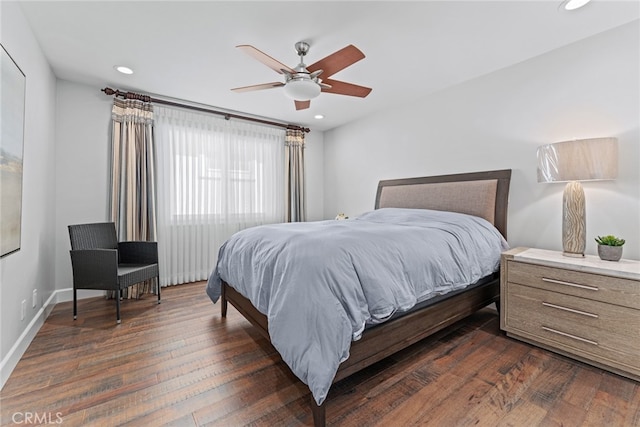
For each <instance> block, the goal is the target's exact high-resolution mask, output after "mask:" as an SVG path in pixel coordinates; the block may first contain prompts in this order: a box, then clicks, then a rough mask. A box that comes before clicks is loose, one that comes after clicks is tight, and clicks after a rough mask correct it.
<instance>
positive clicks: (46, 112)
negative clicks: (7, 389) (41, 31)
mask: <svg viewBox="0 0 640 427" xmlns="http://www.w3.org/2000/svg"><path fill="white" fill-rule="evenodd" d="M0 7H1V21H0V22H1V25H0V28H2V30H1V40H0V41H1V42H2V45H3V46H4V47H5V48H6V50H7V51H8V52H9V54H10V55H11V56H12V57H13V59H14V60H15V61H16V63H17V64H18V65H19V66H20V68H21V69H22V71H23V72H24V73H25V75H26V104H25V126H24V158H23V159H24V163H23V190H22V236H21V245H20V250H19V251H18V252H15V253H13V254H10V255H7V256H6V257H4V258H2V259H0V278H1V280H0V360H1V362H0V385H2V384H4V382H5V381H6V379H7V378H8V376H9V374H10V372H11V370H12V369H13V367H14V366H15V364H16V363H17V361H18V360H19V358H20V356H21V355H22V353H23V352H24V350H25V349H26V347H27V346H28V344H29V342H30V341H31V339H30V336H33V335H35V332H37V330H38V329H39V327H40V325H41V324H42V322H43V320H44V318H45V317H46V315H45V314H44V311H45V310H44V309H43V304H44V303H45V302H46V301H48V300H49V298H50V297H51V296H52V295H53V292H54V290H55V284H54V272H55V264H54V248H55V230H54V226H55V221H54V216H55V208H54V207H55V185H56V184H55V163H54V157H55V144H54V141H55V95H56V80H55V76H54V75H53V73H52V71H51V68H50V67H49V64H48V62H47V61H46V59H45V57H44V55H43V53H42V51H41V50H40V47H39V45H38V43H37V42H36V40H35V39H34V37H33V34H32V33H31V29H30V28H29V25H28V24H27V22H26V20H25V18H24V16H23V15H22V11H21V10H20V8H19V6H18V4H17V2H2V3H1V5H0ZM34 289H36V290H37V291H38V295H39V296H38V298H37V299H38V301H37V304H36V307H35V308H34V307H32V305H31V297H32V292H33V290H34ZM23 300H25V301H26V306H27V309H26V316H25V318H24V320H20V317H21V316H20V310H21V302H22V301H23Z"/></svg>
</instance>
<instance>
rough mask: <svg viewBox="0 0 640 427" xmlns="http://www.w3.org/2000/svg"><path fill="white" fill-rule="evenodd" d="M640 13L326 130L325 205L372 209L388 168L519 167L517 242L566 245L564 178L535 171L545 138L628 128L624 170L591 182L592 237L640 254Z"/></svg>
mask: <svg viewBox="0 0 640 427" xmlns="http://www.w3.org/2000/svg"><path fill="white" fill-rule="evenodd" d="M638 28H639V21H637V20H636V21H634V22H632V23H630V24H627V25H624V26H622V27H619V28H617V29H614V30H611V31H608V32H605V33H602V34H599V35H596V36H593V37H591V38H589V39H586V40H583V41H580V42H577V43H575V44H572V45H569V46H566V47H563V48H561V49H557V50H555V51H552V52H549V53H547V54H544V55H541V56H539V57H536V58H533V59H530V60H527V61H525V62H522V63H520V64H517V65H514V66H512V67H509V68H506V69H503V70H500V71H498V72H494V73H491V74H489V75H486V76H483V77H480V78H477V79H474V80H472V81H469V82H466V83H463V84H460V85H457V86H455V87H452V88H449V89H446V90H443V91H441V92H439V93H435V94H433V95H431V96H429V97H427V98H425V99H422V100H420V101H418V102H416V103H414V104H412V105H407V106H400V107H394V106H390V107H389V108H388V109H387V110H385V111H382V112H380V113H379V114H376V115H373V116H369V117H367V118H365V119H362V120H360V121H358V122H354V123H351V124H349V125H345V126H343V127H340V128H337V129H334V130H332V131H328V132H325V135H324V154H325V161H324V168H325V172H324V175H325V184H324V196H325V197H324V216H325V217H326V218H331V217H333V216H335V214H336V213H337V212H345V213H346V214H347V215H350V216H354V215H357V214H359V213H362V212H364V211H367V210H370V209H372V208H373V204H374V201H375V190H376V186H377V182H378V181H379V180H380V179H390V178H402V177H413V176H425V175H439V174H447V173H457V172H467V171H480V170H491V169H503V168H511V169H513V176H512V182H511V192H510V204H509V224H508V237H509V243H510V244H511V245H512V246H533V247H540V248H547V249H555V250H561V249H562V243H561V226H562V219H561V212H562V208H561V205H562V191H563V189H564V186H563V185H562V184H542V183H540V184H539V183H537V181H536V179H537V178H536V148H537V147H538V146H540V145H543V144H548V143H552V142H558V141H564V140H567V139H573V138H591V137H600V136H607V137H617V138H618V140H619V151H620V165H619V178H618V179H617V180H616V181H608V182H598V183H585V184H584V188H585V193H586V199H587V236H588V238H587V253H590V254H595V253H596V244H595V242H594V241H593V237H595V236H596V235H598V234H617V235H621V236H623V237H624V238H626V239H627V241H628V243H627V245H625V249H624V251H625V252H624V257H625V258H632V259H640V190H639V189H640V167H639V162H640V132H639V121H640V109H639V99H640V88H639V76H640V71H639V63H640V61H639V52H640V46H639V31H638Z"/></svg>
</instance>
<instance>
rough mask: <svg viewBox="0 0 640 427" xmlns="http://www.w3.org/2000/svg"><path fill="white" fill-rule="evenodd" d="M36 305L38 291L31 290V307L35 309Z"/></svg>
mask: <svg viewBox="0 0 640 427" xmlns="http://www.w3.org/2000/svg"><path fill="white" fill-rule="evenodd" d="M37 305H38V290H37V289H34V290H33V297H32V298H31V307H33V308H36V306H37Z"/></svg>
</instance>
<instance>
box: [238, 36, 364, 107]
mask: <svg viewBox="0 0 640 427" xmlns="http://www.w3.org/2000/svg"><path fill="white" fill-rule="evenodd" d="M236 47H237V48H239V49H242V50H243V51H244V52H245V53H246V54H248V55H249V56H251V57H253V58H255V59H257V60H258V61H260V62H262V63H263V64H264V65H266V66H267V67H269V68H271V69H272V70H273V71H275V72H276V73H278V74H284V78H285V81H284V82H272V83H263V84H259V85H252V86H244V87H237V88H234V89H231V90H232V91H234V92H248V91H252V90H261V89H272V88H276V87H284V93H285V95H287V96H288V97H289V98H291V99H293V100H294V103H295V106H296V110H304V109H307V108H309V106H310V105H311V99H313V98H315V97H316V96H318V95H320V92H327V93H335V94H340V95H349V96H357V97H360V98H364V97H366V96H367V95H369V92H371V88H368V87H364V86H358V85H355V84H353V83H346V82H342V81H339V80H331V79H329V77H331V76H332V75H334V74H335V73H337V72H338V71H340V70H343V69H345V68H347V67H348V66H350V65H351V64H354V63H356V62H358V61H360V60H361V59H363V58H364V53H362V52H361V51H360V49H358V48H357V47H355V46H353V45H349V46H347V47H345V48H342V49H340V50H338V51H337V52H334V53H332V54H331V55H329V56H327V57H325V58H323V59H321V60H320V61H318V62H316V63H314V64H311V65H308V66H307V65H305V64H304V56H305V55H306V54H307V53H308V52H309V44H308V43H306V42H298V43H296V44H295V48H296V52H298V56H299V57H300V63H299V64H298V65H296V66H295V67H294V68H290V67H288V66H286V65H284V64H283V63H281V62H280V61H278V60H276V59H274V58H272V57H271V56H269V55H267V54H266V53H264V52H262V51H260V50H258V49H256V48H255V47H253V46H251V45H240V46H236ZM320 75H322V76H323V77H325V79H324V80H322V79H320V78H319V77H320Z"/></svg>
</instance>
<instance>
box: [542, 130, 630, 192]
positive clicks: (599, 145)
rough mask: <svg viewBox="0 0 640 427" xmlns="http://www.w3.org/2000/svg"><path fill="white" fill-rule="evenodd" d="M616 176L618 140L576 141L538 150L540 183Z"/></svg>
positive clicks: (551, 145) (614, 177)
mask: <svg viewBox="0 0 640 427" xmlns="http://www.w3.org/2000/svg"><path fill="white" fill-rule="evenodd" d="M617 177H618V140H617V139H616V138H592V139H577V140H574V141H564V142H556V143H555V144H548V145H543V146H541V147H538V182H567V181H593V180H604V179H616V178H617Z"/></svg>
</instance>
